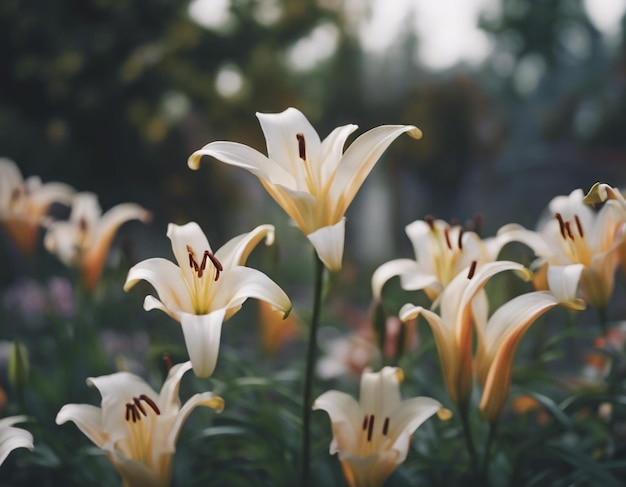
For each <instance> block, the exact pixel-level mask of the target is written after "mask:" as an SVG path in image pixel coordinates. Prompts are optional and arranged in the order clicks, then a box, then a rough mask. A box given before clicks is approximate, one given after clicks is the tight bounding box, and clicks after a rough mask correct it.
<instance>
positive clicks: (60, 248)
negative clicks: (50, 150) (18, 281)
mask: <svg viewBox="0 0 626 487" xmlns="http://www.w3.org/2000/svg"><path fill="white" fill-rule="evenodd" d="M150 218H151V214H150V212H149V211H147V210H146V209H144V208H142V207H141V206H139V205H137V204H135V203H122V204H120V205H117V206H114V207H113V208H111V209H110V210H109V211H107V212H106V213H104V214H102V209H101V208H100V204H99V203H98V198H97V196H96V195H95V194H93V193H88V192H85V193H78V194H76V195H75V196H74V198H73V200H72V211H71V213H70V218H69V220H68V221H57V222H53V223H52V224H50V226H49V227H48V231H47V232H46V235H45V237H44V245H45V246H46V249H48V251H49V252H51V253H53V254H55V255H56V256H57V257H58V258H59V259H60V260H61V262H63V263H64V264H65V265H67V266H70V267H77V268H78V269H79V270H80V274H81V280H82V284H83V286H84V287H85V289H87V290H93V289H94V288H95V287H96V285H97V283H98V280H99V278H100V274H101V272H102V267H103V266H104V262H105V259H106V256H107V253H108V251H109V247H110V246H111V242H112V241H113V238H114V237H115V234H116V232H117V230H118V229H119V227H120V226H121V225H122V224H124V223H126V222H127V221H130V220H140V221H142V222H147V221H149V220H150Z"/></svg>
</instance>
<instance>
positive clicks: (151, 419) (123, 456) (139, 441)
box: [56, 362, 224, 487]
mask: <svg viewBox="0 0 626 487" xmlns="http://www.w3.org/2000/svg"><path fill="white" fill-rule="evenodd" d="M189 369H191V363H190V362H184V363H181V364H177V365H174V366H173V367H172V368H171V369H170V371H169V373H168V375H167V378H166V379H165V382H164V383H163V387H162V388H161V392H160V393H158V394H157V393H156V392H155V391H154V390H153V389H152V387H150V386H149V385H148V384H147V383H146V382H145V381H144V380H143V379H141V378H140V377H138V376H136V375H134V374H131V373H129V372H117V373H114V374H110V375H103V376H100V377H90V378H89V379H87V384H88V385H90V386H95V387H96V388H97V389H98V390H99V391H100V395H101V396H102V404H101V407H96V406H92V405H90V404H66V405H65V406H63V407H62V408H61V410H60V411H59V413H58V414H57V417H56V423H57V424H59V425H61V424H63V423H65V422H67V421H73V422H74V423H75V424H76V426H78V429H80V430H81V431H82V432H83V433H84V434H85V436H87V438H89V439H90V440H91V441H92V442H93V443H95V444H96V446H98V447H99V448H101V449H102V450H104V452H105V453H106V455H107V457H108V459H109V460H110V461H111V463H112V464H113V466H114V467H115V468H116V470H117V471H118V472H119V474H120V475H121V476H122V479H123V480H124V486H125V487H165V486H167V485H170V481H171V475H172V456H173V455H174V452H175V451H176V440H177V439H178V434H179V433H180V430H181V428H182V426H183V423H184V422H185V420H186V419H187V417H188V416H189V414H190V413H191V412H192V411H193V410H194V409H195V408H196V407H197V406H207V407H210V408H213V409H215V410H216V411H217V412H220V411H222V409H223V408H224V400H223V399H222V398H221V397H218V396H215V395H213V393H211V392H204V393H201V394H195V395H193V396H192V397H190V398H189V399H188V400H187V402H186V403H185V404H184V405H183V406H182V407H181V402H180V399H179V397H178V389H179V386H180V381H181V379H182V377H183V375H184V374H185V372H187V371H188V370H189Z"/></svg>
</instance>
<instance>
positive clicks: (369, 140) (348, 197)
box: [329, 125, 422, 219]
mask: <svg viewBox="0 0 626 487" xmlns="http://www.w3.org/2000/svg"><path fill="white" fill-rule="evenodd" d="M405 132H406V133H408V134H409V135H410V136H411V137H413V138H415V139H419V138H421V137H422V132H421V131H420V130H419V129H418V128H417V127H414V126H413V125H383V126H380V127H376V128H373V129H371V130H369V131H368V132H365V133H364V134H361V135H360V136H359V137H357V139H356V140H355V141H354V142H353V143H352V144H350V147H348V149H347V150H346V152H345V153H344V155H343V158H342V159H341V163H340V164H339V166H338V167H337V170H336V171H335V177H334V180H333V182H332V184H331V186H330V189H329V196H330V198H331V200H333V201H337V202H339V204H338V205H337V208H336V209H335V219H339V218H340V217H341V216H342V215H343V214H344V213H345V211H346V209H347V208H348V206H349V205H350V203H351V202H352V200H353V199H354V197H355V196H356V193H357V191H358V190H359V188H360V187H361V185H362V184H363V181H365V178H366V177H367V175H368V174H369V173H370V171H371V170H372V168H373V167H374V165H375V164H376V162H378V159H380V157H381V156H382V155H383V153H384V152H385V151H386V150H387V148H388V147H389V145H391V143H392V142H393V141H394V140H395V139H396V138H398V136H400V135H401V134H403V133H405Z"/></svg>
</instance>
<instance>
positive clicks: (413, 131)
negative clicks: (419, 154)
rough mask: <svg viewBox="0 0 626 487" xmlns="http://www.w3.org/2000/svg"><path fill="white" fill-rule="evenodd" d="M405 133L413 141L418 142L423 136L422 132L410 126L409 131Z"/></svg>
mask: <svg viewBox="0 0 626 487" xmlns="http://www.w3.org/2000/svg"><path fill="white" fill-rule="evenodd" d="M407 133H408V134H409V135H410V136H411V137H413V138H414V139H418V140H419V139H421V138H422V135H424V134H423V133H422V131H421V130H420V129H418V128H417V127H415V126H411V129H410V130H409V131H408V132H407Z"/></svg>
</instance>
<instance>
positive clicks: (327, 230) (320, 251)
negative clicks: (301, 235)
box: [307, 218, 346, 272]
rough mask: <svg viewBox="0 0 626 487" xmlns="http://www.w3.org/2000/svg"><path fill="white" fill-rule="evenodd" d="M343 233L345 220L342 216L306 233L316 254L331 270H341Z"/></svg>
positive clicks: (344, 231)
mask: <svg viewBox="0 0 626 487" xmlns="http://www.w3.org/2000/svg"><path fill="white" fill-rule="evenodd" d="M345 233H346V220H345V218H342V219H341V220H339V222H338V223H336V224H334V225H331V226H328V227H322V228H320V229H318V230H316V231H314V232H313V233H309V234H308V235H307V238H308V239H309V241H310V242H311V244H313V247H314V248H315V251H316V252H317V256H318V257H319V258H320V260H321V261H322V262H323V263H324V265H325V266H326V268H327V269H328V270H330V271H331V272H339V271H340V270H341V264H342V259H343V247H344V240H345Z"/></svg>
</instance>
